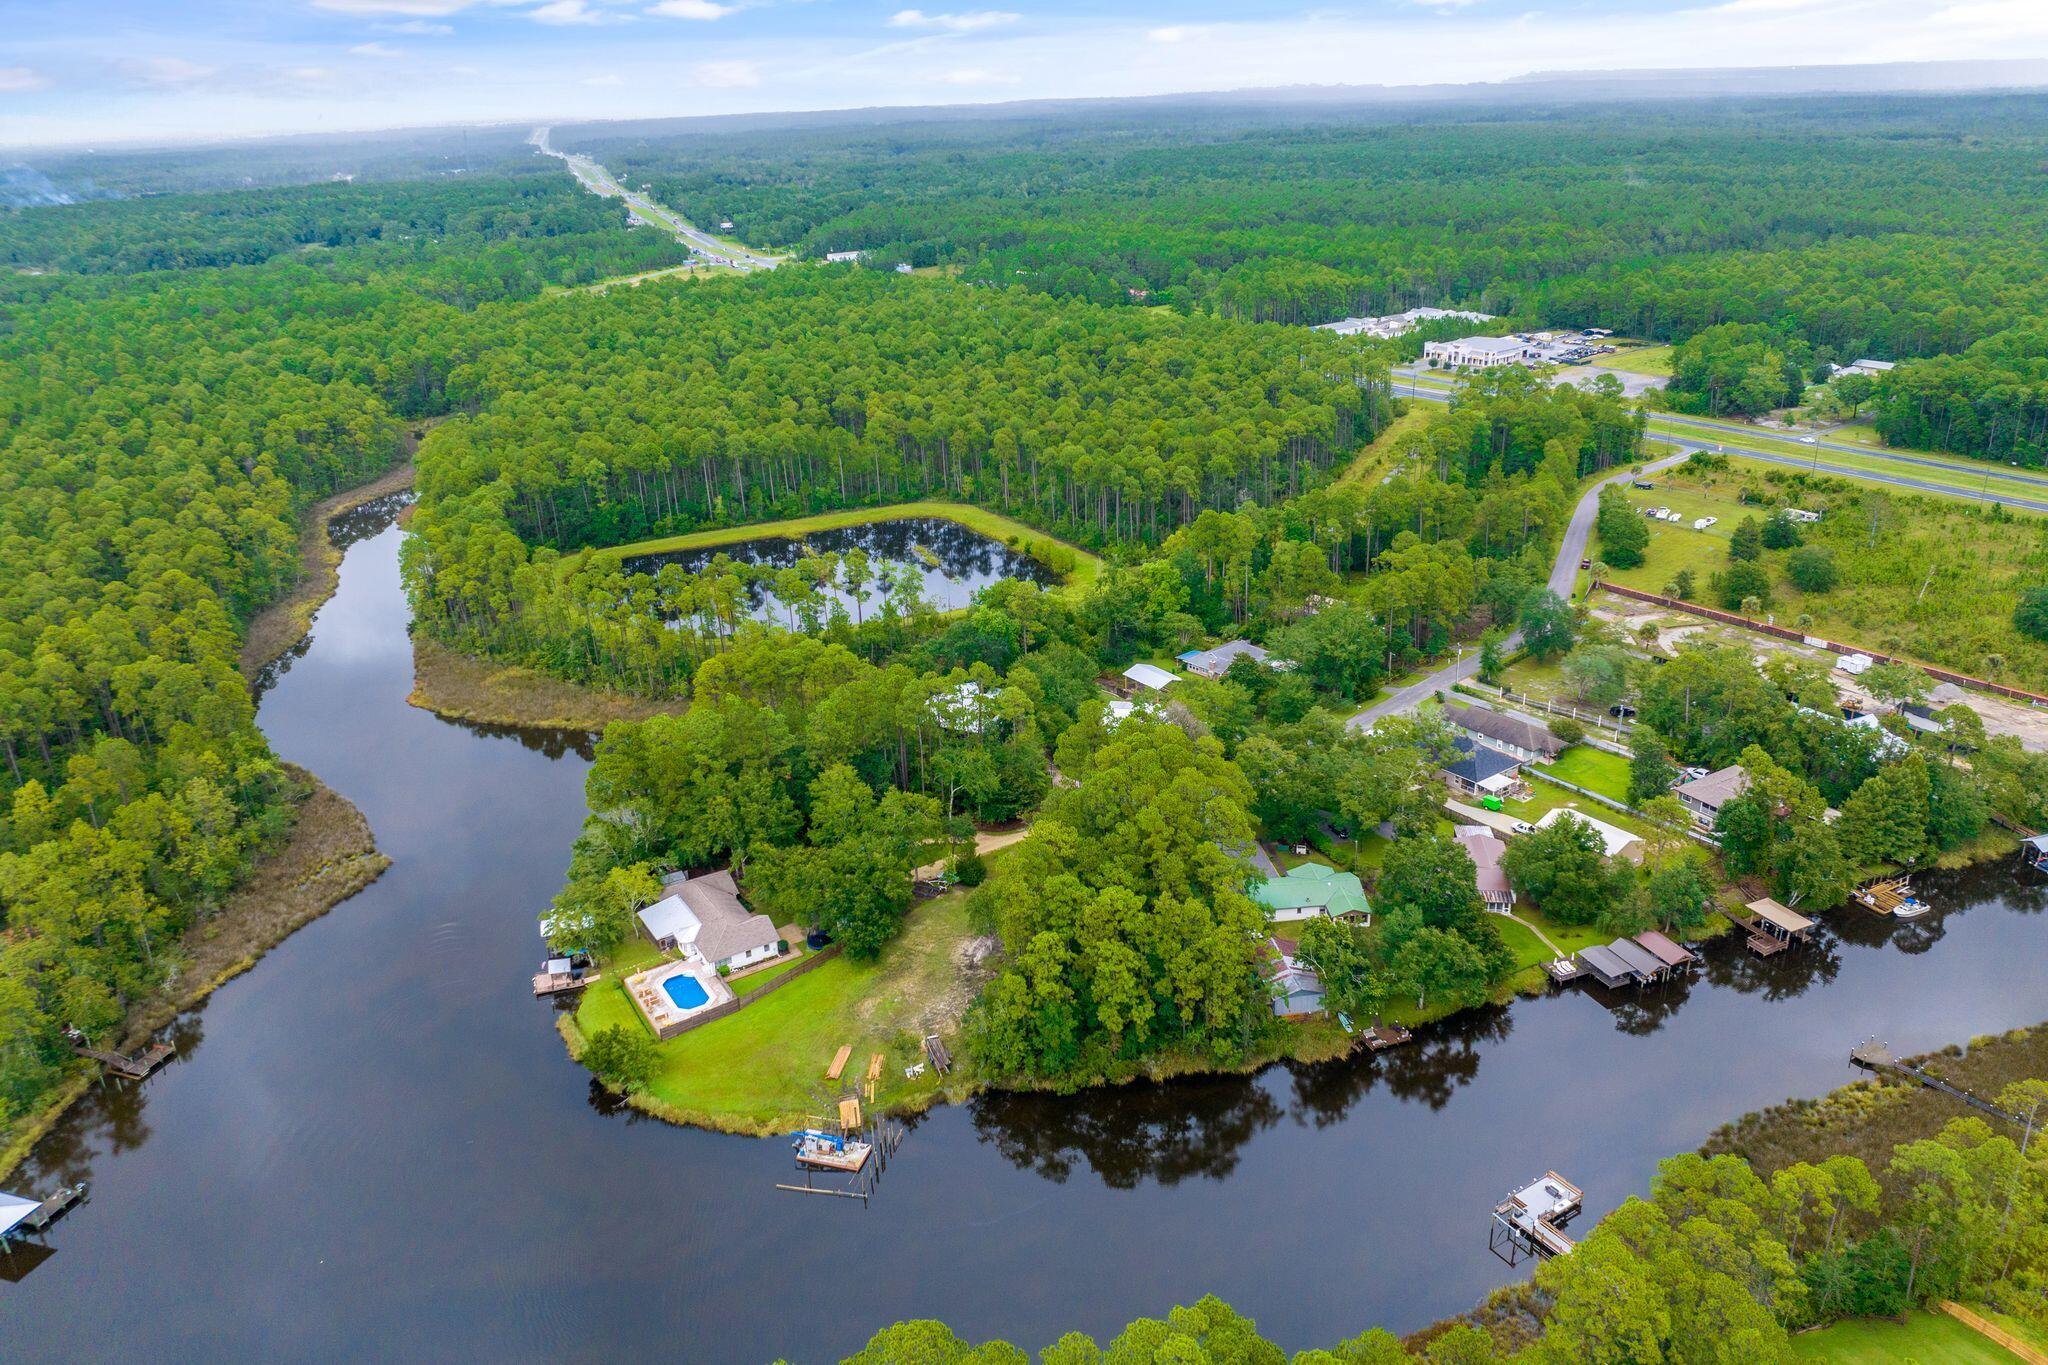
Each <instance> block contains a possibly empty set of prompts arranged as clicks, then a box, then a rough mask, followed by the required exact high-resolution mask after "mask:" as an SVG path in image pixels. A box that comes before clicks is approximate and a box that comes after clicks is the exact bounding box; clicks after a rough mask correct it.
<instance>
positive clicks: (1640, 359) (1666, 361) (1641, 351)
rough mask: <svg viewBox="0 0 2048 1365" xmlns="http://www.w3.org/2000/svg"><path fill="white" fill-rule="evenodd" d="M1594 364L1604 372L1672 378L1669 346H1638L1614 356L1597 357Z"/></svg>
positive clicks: (1618, 352)
mask: <svg viewBox="0 0 2048 1365" xmlns="http://www.w3.org/2000/svg"><path fill="white" fill-rule="evenodd" d="M1593 363H1594V364H1595V365H1597V366H1599V367H1600V368H1601V369H1603V370H1627V371H1629V372H1630V373H1631V374H1659V375H1663V376H1664V377H1665V378H1666V379H1669V378H1670V377H1671V348H1670V347H1669V346H1637V347H1633V348H1631V349H1629V350H1625V351H1616V352H1615V353H1614V354H1613V355H1603V356H1596V357H1595V358H1594V360H1593Z"/></svg>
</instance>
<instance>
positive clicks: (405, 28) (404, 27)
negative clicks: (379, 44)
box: [377, 19, 455, 38]
mask: <svg viewBox="0 0 2048 1365" xmlns="http://www.w3.org/2000/svg"><path fill="white" fill-rule="evenodd" d="M377 27H379V28H381V29H383V30H384V32H386V33H409V34H411V35H413V36H414V37H416V38H445V37H447V36H448V35H449V34H451V33H453V32H455V25H453V24H436V23H431V22H429V21H428V20H425V19H407V20H406V21H405V22H404V23H402V24H379V25H378V26H377Z"/></svg>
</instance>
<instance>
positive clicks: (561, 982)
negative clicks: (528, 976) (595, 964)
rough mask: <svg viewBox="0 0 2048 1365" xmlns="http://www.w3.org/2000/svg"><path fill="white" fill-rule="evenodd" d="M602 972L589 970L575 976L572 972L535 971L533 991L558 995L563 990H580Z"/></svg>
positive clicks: (601, 975) (601, 974) (537, 993)
mask: <svg viewBox="0 0 2048 1365" xmlns="http://www.w3.org/2000/svg"><path fill="white" fill-rule="evenodd" d="M603 975H604V974H603V973H602V972H590V973H588V974H586V975H583V976H577V975H576V974H575V973H573V972H535V973H534V974H533V993H534V994H535V995H536V996H542V995H560V994H562V993H563V992H564V991H580V990H582V989H583V988H584V987H585V986H588V985H589V984H590V983H591V982H593V981H597V980H600V979H601V978H602V977H603Z"/></svg>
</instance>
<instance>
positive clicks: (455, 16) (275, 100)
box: [0, 0, 2048, 147]
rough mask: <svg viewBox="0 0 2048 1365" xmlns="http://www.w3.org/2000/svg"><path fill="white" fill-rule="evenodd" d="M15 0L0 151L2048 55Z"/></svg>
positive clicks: (1680, 17) (1382, 8)
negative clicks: (459, 125) (444, 126)
mask: <svg viewBox="0 0 2048 1365" xmlns="http://www.w3.org/2000/svg"><path fill="white" fill-rule="evenodd" d="M986 3H987V7H983V5H984V0H923V6H922V7H918V8H910V7H906V6H905V4H904V3H903V0H0V146H15V147H29V146H42V145H64V144H81V143H83V144H91V143H94V142H115V141H119V142H129V143H134V142H144V143H156V142H173V141H190V140H195V139H208V138H223V137H247V136H258V135H264V134H272V133H289V132H308V131H349V130H357V129H368V128H393V127H413V126H420V125H424V124H439V123H456V122H497V121H524V120H533V121H535V122H545V121H553V120H561V119H570V118H576V119H584V118H648V117H674V116H682V115H694V114H723V113H751V112H762V111H769V110H796V109H829V108H848V107H859V106H870V105H901V104H965V103H987V102H992V101H1001V100H1014V99H1027V98H1048V97H1049V98H1066V97H1076V96H1105V95H1146V94H1168V93H1175V92H1183V91H1198V90H1231V89H1245V88H1252V87H1263V86H1287V85H1362V84H1388V85H1410V84H1418V83H1428V82H1438V81H1449V82H1467V81H1487V80H1498V79H1502V78H1506V77H1511V76H1515V75H1520V74H1525V73H1528V72H1531V71H1543V70H1586V69H1619V68H1644V67H1649V68H1655V67H1702V66H1708V67H1717V66H1784V65H1802V64H1809V63H1855V62H1889V61H1925V60H1965V59H1972V58H2011V57H2048V0H1563V3H1554V4H1546V3H1544V2H1543V0H1355V3H1351V4H1336V5H1315V6H1307V7H1304V6H1299V5H1288V4H1279V3H1270V4H1269V3H1258V2H1257V0H1238V2H1237V3H1231V0H986Z"/></svg>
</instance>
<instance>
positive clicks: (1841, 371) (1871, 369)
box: [1835, 360, 1895, 379]
mask: <svg viewBox="0 0 2048 1365" xmlns="http://www.w3.org/2000/svg"><path fill="white" fill-rule="evenodd" d="M1893 368H1895V365H1894V363H1893V362H1892V361H1889V360H1859V361H1857V362H1856V363H1855V364H1853V365H1840V366H1837V367H1836V368H1835V377H1836V378H1837V379H1839V378H1841V377H1842V376H1843V375H1845V374H1867V375H1869V376H1870V377H1871V378H1872V379H1875V378H1877V377H1878V376H1879V375H1881V374H1883V373H1885V372H1886V371H1887V370H1891V369H1893Z"/></svg>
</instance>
